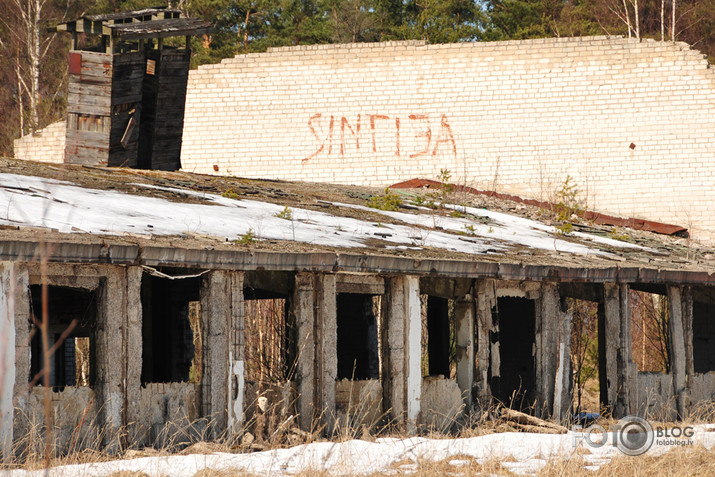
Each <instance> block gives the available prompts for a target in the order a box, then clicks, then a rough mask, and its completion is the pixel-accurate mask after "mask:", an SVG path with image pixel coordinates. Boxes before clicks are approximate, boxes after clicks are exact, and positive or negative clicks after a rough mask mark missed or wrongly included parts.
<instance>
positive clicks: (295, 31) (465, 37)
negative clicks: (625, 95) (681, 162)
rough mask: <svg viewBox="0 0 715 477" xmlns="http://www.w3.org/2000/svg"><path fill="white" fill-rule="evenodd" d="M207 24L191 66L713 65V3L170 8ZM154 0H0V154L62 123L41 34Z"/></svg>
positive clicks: (54, 47) (51, 54)
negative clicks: (628, 53) (516, 52)
mask: <svg viewBox="0 0 715 477" xmlns="http://www.w3.org/2000/svg"><path fill="white" fill-rule="evenodd" d="M176 1H178V3H174V4H173V5H170V6H173V7H174V8H179V9H181V10H182V11H183V12H184V13H185V14H187V15H189V16H193V17H199V18H203V19H206V20H209V21H211V22H213V23H214V24H215V25H216V31H215V32H214V33H213V34H210V35H204V36H203V37H200V38H194V39H193V40H192V51H193V53H192V67H196V66H198V65H200V64H205V63H215V62H218V61H220V60H221V59H222V58H227V57H231V56H234V55H236V54H244V53H255V52H262V51H265V50H266V49H267V48H269V47H275V46H288V45H305V44H316V43H346V42H375V41H388V40H412V39H424V40H427V41H428V42H430V43H451V42H459V41H497V40H509V39H529V38H543V37H558V36H562V37H563V36H586V35H623V36H627V37H635V38H654V39H657V40H664V41H667V40H671V41H672V40H676V41H685V42H688V43H689V44H691V45H692V46H693V47H694V48H697V49H699V50H701V51H702V52H703V53H706V54H709V55H710V60H711V61H713V58H715V0H590V1H579V0H483V1H475V0H176ZM156 4H157V2H156V0H0V7H1V8H2V13H1V14H0V85H1V86H0V155H6V156H10V155H12V141H13V139H15V138H17V137H20V136H21V135H24V134H28V133H30V132H32V131H34V130H36V129H39V128H42V127H44V126H46V125H48V124H50V123H52V122H54V121H57V120H59V119H61V118H62V117H64V114H65V110H66V98H67V61H66V54H67V50H68V49H69V35H64V34H56V33H51V32H50V31H49V30H48V28H49V27H51V26H53V25H56V24H57V23H59V22H64V21H69V20H73V19H76V18H79V17H80V16H82V15H85V14H92V13H108V12H119V11H125V10H135V9H140V8H146V7H150V6H155V5H156Z"/></svg>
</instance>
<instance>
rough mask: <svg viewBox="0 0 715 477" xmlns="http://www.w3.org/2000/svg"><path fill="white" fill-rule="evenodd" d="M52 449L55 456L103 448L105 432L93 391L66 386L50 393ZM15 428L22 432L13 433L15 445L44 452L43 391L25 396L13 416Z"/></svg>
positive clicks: (34, 389)
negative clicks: (20, 406) (18, 410)
mask: <svg viewBox="0 0 715 477" xmlns="http://www.w3.org/2000/svg"><path fill="white" fill-rule="evenodd" d="M50 409H51V412H50V417H51V422H52V424H51V425H52V448H53V451H54V452H56V453H57V454H64V453H67V452H70V451H81V450H84V449H97V448H100V447H102V444H103V434H104V432H105V431H106V428H105V422H104V417H103V415H102V413H101V403H100V402H99V399H98V396H97V393H96V391H95V390H93V389H90V388H88V387H73V386H67V387H65V388H64V390H62V391H59V392H54V391H50ZM15 419H16V425H17V426H18V427H20V428H21V429H23V433H22V434H16V436H15V446H16V447H17V448H18V449H21V450H27V451H29V452H31V453H32V452H39V453H40V454H42V452H44V436H45V432H44V426H45V388H44V387H42V386H36V387H34V388H33V389H32V391H30V392H29V393H28V395H27V400H26V402H25V403H24V406H23V409H22V410H21V411H20V412H18V413H16V415H15Z"/></svg>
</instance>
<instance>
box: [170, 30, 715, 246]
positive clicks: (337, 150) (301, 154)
mask: <svg viewBox="0 0 715 477" xmlns="http://www.w3.org/2000/svg"><path fill="white" fill-rule="evenodd" d="M331 124H332V127H331ZM631 143H633V144H635V145H636V147H635V149H630V147H629V145H630V144H631ZM182 164H183V167H184V169H185V170H188V171H195V172H201V173H207V174H215V173H218V174H231V175H237V176H243V177H254V178H261V177H262V178H276V179H289V180H308V181H318V182H336V183H344V184H364V185H376V186H383V185H389V184H392V183H395V182H398V181H402V180H407V179H411V178H415V177H422V178H430V179H434V178H436V176H437V174H438V173H439V170H440V169H443V168H446V169H449V170H451V171H452V173H453V176H455V177H456V178H457V180H458V181H460V182H466V183H467V184H468V185H471V186H475V187H478V188H483V189H492V188H494V187H496V189H497V190H500V191H505V192H510V193H516V194H520V195H523V196H527V197H535V198H540V199H549V196H550V195H551V194H552V191H553V190H554V189H556V188H557V187H558V185H559V184H561V183H562V182H563V181H564V179H565V177H566V175H567V174H569V175H571V176H572V177H573V178H574V179H575V182H576V183H577V184H578V185H579V186H580V188H581V190H582V191H583V193H582V196H583V198H584V199H587V201H588V206H589V208H594V209H596V210H600V211H603V212H606V213H612V214H617V215H623V216H635V217H641V218H646V219H651V220H658V221H663V222H671V223H677V224H680V225H683V226H686V227H689V228H691V229H692V231H693V233H694V235H695V236H696V237H699V238H702V239H708V240H710V239H715V212H713V211H714V210H715V71H714V70H713V69H711V68H708V64H707V61H706V60H705V59H704V58H703V55H701V54H700V53H699V52H697V51H694V50H690V49H689V47H688V45H686V44H684V43H670V42H665V43H661V42H654V41H644V42H638V41H637V40H629V39H619V38H615V39H614V38H611V39H608V38H605V37H591V38H559V39H544V40H529V41H507V42H493V43H459V44H449V45H424V44H423V43H421V42H387V43H380V44H347V45H320V46H308V47H290V48H278V49H273V50H270V51H269V52H268V53H264V54H250V55H239V56H237V57H236V58H231V59H226V60H224V61H223V62H222V63H221V64H219V65H211V66H204V67H201V68H199V69H198V70H197V71H192V72H191V73H190V76H189V85H188V93H187V100H186V117H185V121H184V135H183V149H182ZM214 166H217V167H218V172H214Z"/></svg>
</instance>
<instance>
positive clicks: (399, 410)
mask: <svg viewBox="0 0 715 477" xmlns="http://www.w3.org/2000/svg"><path fill="white" fill-rule="evenodd" d="M419 293H420V289H419V279H418V278H417V277H414V276H398V277H391V278H389V279H387V280H386V296H385V300H383V312H382V314H381V315H382V319H383V323H382V327H381V329H382V334H383V338H382V346H383V353H382V357H383V359H382V363H383V372H382V378H383V402H384V404H385V409H386V411H387V412H388V415H389V416H390V417H391V418H392V419H393V420H394V421H395V422H397V423H403V424H404V425H405V427H406V428H407V430H408V431H413V430H414V429H415V426H416V422H417V418H418V416H419V412H420V396H421V394H422V370H421V366H420V359H421V356H422V352H421V334H422V317H421V304H420V295H419Z"/></svg>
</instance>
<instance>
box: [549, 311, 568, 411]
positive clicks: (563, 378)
mask: <svg viewBox="0 0 715 477" xmlns="http://www.w3.org/2000/svg"><path fill="white" fill-rule="evenodd" d="M558 317H559V318H558V320H559V322H558V324H557V327H556V332H557V334H558V337H557V340H556V344H557V347H558V348H557V350H556V351H557V355H556V375H555V377H554V381H555V382H554V405H553V409H552V411H551V412H552V414H551V415H552V417H553V418H554V419H555V420H556V421H557V422H566V421H567V420H568V416H569V414H570V410H571V400H572V397H573V396H572V391H573V390H572V384H571V323H572V321H573V320H572V319H573V317H572V315H571V313H564V312H563V310H562V309H561V308H560V307H559V315H558Z"/></svg>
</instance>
